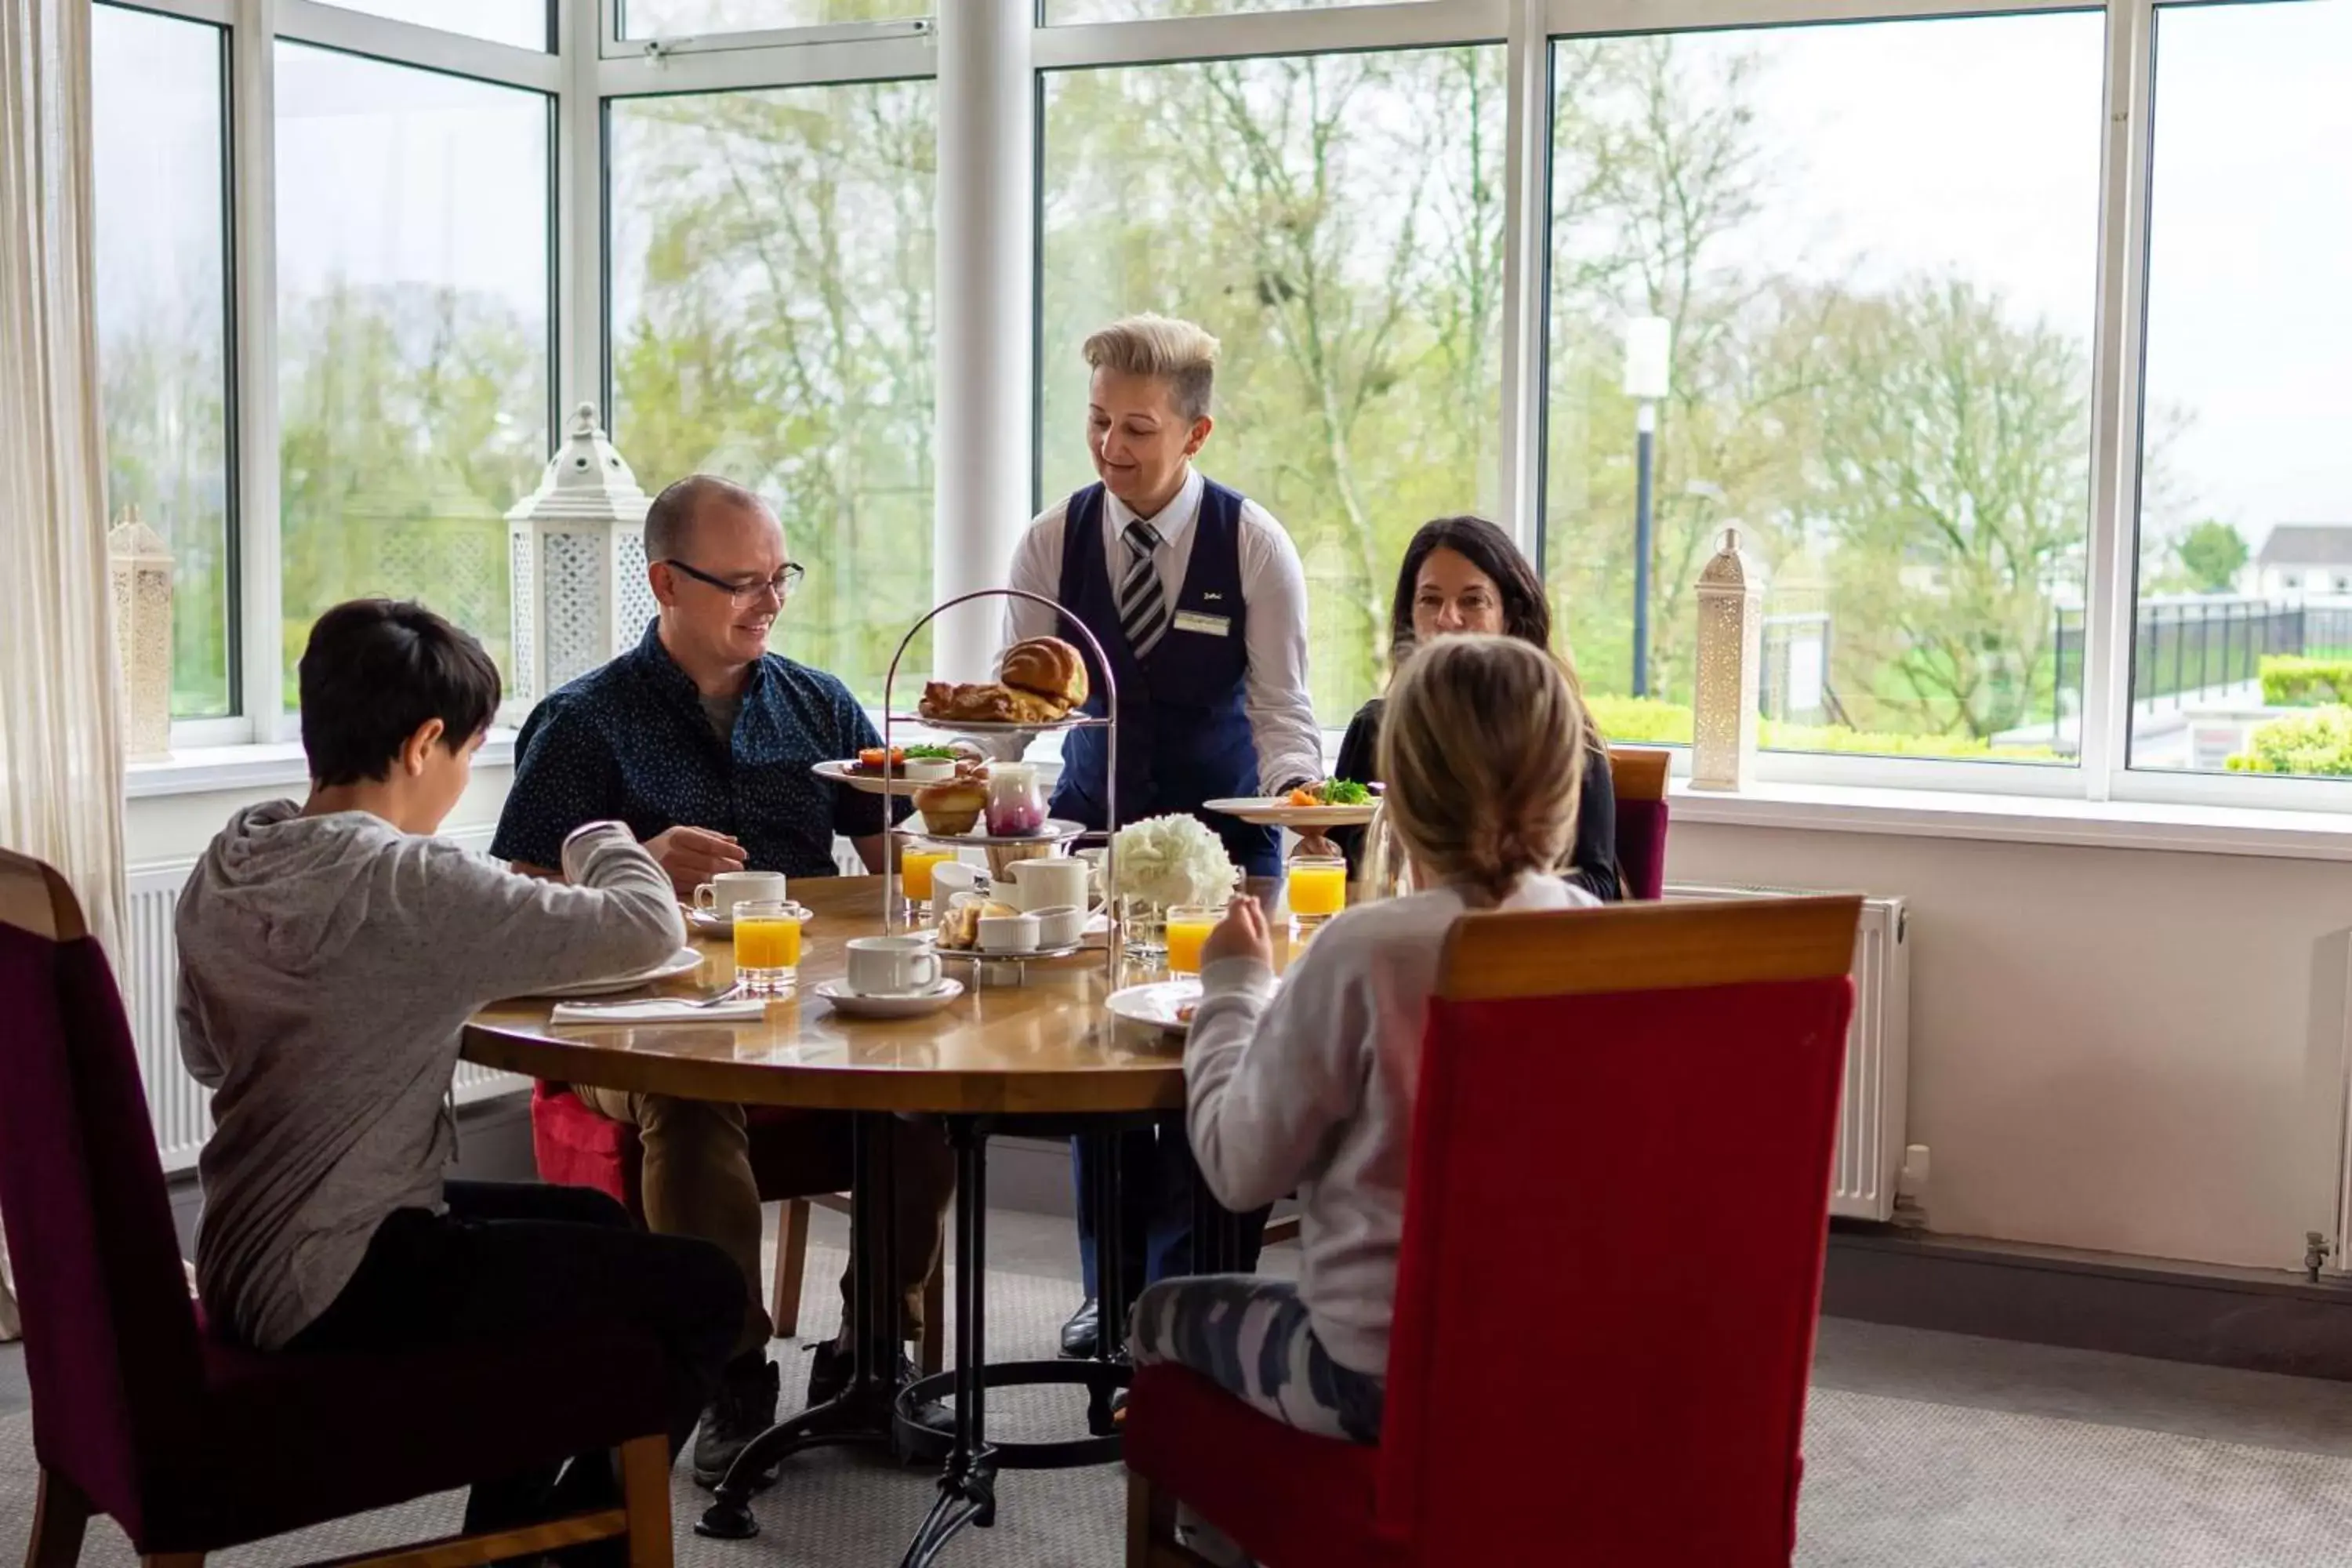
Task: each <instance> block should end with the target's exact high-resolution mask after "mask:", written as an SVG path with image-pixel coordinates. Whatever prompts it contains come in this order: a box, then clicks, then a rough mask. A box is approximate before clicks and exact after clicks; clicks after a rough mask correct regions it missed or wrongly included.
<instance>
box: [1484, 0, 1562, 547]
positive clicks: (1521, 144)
mask: <svg viewBox="0 0 2352 1568" xmlns="http://www.w3.org/2000/svg"><path fill="white" fill-rule="evenodd" d="M1545 9H1546V7H1545V0H1513V4H1512V7H1511V12H1512V14H1511V30H1510V33H1509V35H1508V37H1507V41H1506V43H1505V46H1504V50H1505V63H1504V78H1505V80H1506V81H1507V84H1508V87H1507V93H1508V99H1507V109H1506V110H1505V129H1504V136H1505V139H1506V152H1505V155H1504V176H1503V177H1504V183H1505V187H1506V188H1505V192H1504V214H1503V312H1504V313H1503V387H1502V420H1503V429H1502V448H1501V450H1502V475H1501V487H1500V492H1499V494H1498V495H1497V496H1496V508H1495V510H1496V522H1498V523H1500V524H1501V525H1502V528H1503V530H1504V531H1505V532H1507V533H1508V534H1510V535H1511V536H1512V537H1513V538H1514V539H1516V540H1517V541H1518V544H1519V548H1520V549H1521V550H1523V551H1525V552H1527V556H1528V560H1530V561H1535V562H1541V561H1542V560H1543V544H1542V525H1541V519H1542V515H1543V441H1544V389H1545V385H1546V378H1545V375H1544V354H1545V352H1546V334H1545V331H1544V322H1545V314H1546V310H1547V300H1548V299H1549V282H1550V279H1549V267H1548V266H1547V258H1548V256H1549V250H1550V245H1551V222H1550V216H1551V202H1550V191H1551V68H1550V58H1551V43H1550V40H1549V37H1547V36H1546V31H1545Z"/></svg>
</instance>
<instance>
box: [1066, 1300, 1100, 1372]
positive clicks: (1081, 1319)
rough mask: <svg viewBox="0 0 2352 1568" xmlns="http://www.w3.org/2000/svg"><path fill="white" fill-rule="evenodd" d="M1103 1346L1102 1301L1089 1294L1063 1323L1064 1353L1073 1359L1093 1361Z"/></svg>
mask: <svg viewBox="0 0 2352 1568" xmlns="http://www.w3.org/2000/svg"><path fill="white" fill-rule="evenodd" d="M1101 1348H1102V1303H1101V1302H1099V1301H1097V1300H1095V1299H1094V1298H1093V1297H1092V1296H1089V1297H1087V1299H1086V1300H1084V1301H1082V1302H1080V1303H1079V1304H1078V1310H1076V1311H1075V1312H1072V1313H1071V1314H1070V1321H1068V1322H1066V1323H1064V1324H1063V1325H1062V1354H1063V1355H1065V1356H1066V1357H1068V1358H1069V1359H1070V1360H1072V1361H1092V1360H1093V1359H1094V1355H1095V1352H1096V1351H1097V1350H1099V1349H1101Z"/></svg>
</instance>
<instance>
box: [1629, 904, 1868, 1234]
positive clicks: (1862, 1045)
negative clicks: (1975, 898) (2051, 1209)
mask: <svg viewBox="0 0 2352 1568" xmlns="http://www.w3.org/2000/svg"><path fill="white" fill-rule="evenodd" d="M1797 891H1798V889H1792V888H1685V887H1670V888H1668V889H1666V897H1667V898H1669V899H1769V898H1787V897H1789V896H1790V895H1791V894H1793V893H1795V892H1797ZM1904 923H1905V922H1904V914H1903V900H1901V899H1865V900H1863V905H1862V929H1861V931H1859V932H1858V933H1857V934H1856V935H1855V937H1854V942H1853V1026H1852V1027H1851V1028H1850V1029H1849V1030H1848V1031H1847V1032H1846V1048H1845V1094H1844V1096H1843V1100H1842V1101H1841V1103H1840V1106H1839V1110H1838V1140H1837V1164H1836V1167H1835V1173H1834V1175H1833V1177H1832V1181H1831V1184H1830V1213H1832V1214H1833V1215H1843V1216H1844V1217H1846V1218H1849V1219H1870V1220H1889V1219H1892V1218H1894V1217H1895V1179H1896V1177H1897V1176H1898V1175H1900V1174H1901V1172H1902V1168H1903V1145H1904V1131H1905V1128H1904V1123H1905V1110H1906V1098H1905V1097H1906V1093H1907V1092H1908V1075H1909V1068H1910V1062H1911V957H1910V953H1911V950H1910V946H1909V944H1908V942H1906V931H1905V929H1904Z"/></svg>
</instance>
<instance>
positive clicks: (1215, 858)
mask: <svg viewBox="0 0 2352 1568" xmlns="http://www.w3.org/2000/svg"><path fill="white" fill-rule="evenodd" d="M1113 846H1114V847H1113V852H1112V855H1111V875H1112V877H1113V879H1114V882H1115V885H1114V886H1113V887H1112V889H1110V890H1111V892H1112V894H1113V895H1114V896H1116V897H1118V898H1122V899H1134V900H1139V901H1141V902H1143V903H1147V904H1156V905H1158V906H1159V907H1160V908H1161V909H1171V908H1173V907H1174V906H1176V905H1178V904H1208V905H1212V906H1213V905H1218V904H1222V903H1223V902H1224V901H1225V900H1227V899H1230V898H1232V897H1233V893H1234V888H1235V887H1236V886H1237V885H1238V884H1239V883H1240V881H1241V877H1242V874H1241V872H1240V871H1238V870H1236V869H1235V868H1234V863H1233V861H1232V860H1230V859H1228V858H1226V856H1225V846H1224V841H1223V839H1221V838H1219V837H1217V836H1216V835H1215V834H1213V833H1212V832H1210V831H1209V829H1208V828H1207V827H1205V826H1202V822H1201V819H1200V818H1199V817H1197V816H1181V815H1178V816H1150V817H1146V818H1144V819H1143V820H1142V821H1141V822H1131V823H1129V824H1128V825H1127V826H1125V827H1122V828H1120V829H1119V830H1118V837H1117V838H1116V839H1115V840H1113Z"/></svg>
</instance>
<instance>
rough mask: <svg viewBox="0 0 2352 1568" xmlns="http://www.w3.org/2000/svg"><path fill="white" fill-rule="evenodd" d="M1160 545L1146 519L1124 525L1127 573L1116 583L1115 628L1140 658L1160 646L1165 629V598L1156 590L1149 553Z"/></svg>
mask: <svg viewBox="0 0 2352 1568" xmlns="http://www.w3.org/2000/svg"><path fill="white" fill-rule="evenodd" d="M1159 548H1160V531H1159V530H1158V529H1156V528H1154V527H1152V526H1151V525H1150V523H1148V522H1130V523H1129V524H1128V525H1127V554H1128V563H1127V575H1126V576H1125V577H1123V578H1121V579H1120V580H1119V584H1118V629H1119V630H1120V631H1121V632H1122V633H1124V634H1125V635H1126V637H1127V646H1128V648H1129V651H1130V652H1132V653H1133V654H1134V655H1135V657H1136V658H1144V657H1145V656H1147V655H1149V654H1150V652H1151V650H1152V649H1153V648H1155V647H1159V646H1160V638H1161V637H1164V636H1165V635H1167V631H1168V600H1167V597H1166V595H1163V594H1162V593H1161V592H1160V569H1159V567H1157V566H1156V565H1154V564H1153V563H1152V560H1151V552H1153V551H1155V550H1157V549H1159Z"/></svg>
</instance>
